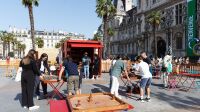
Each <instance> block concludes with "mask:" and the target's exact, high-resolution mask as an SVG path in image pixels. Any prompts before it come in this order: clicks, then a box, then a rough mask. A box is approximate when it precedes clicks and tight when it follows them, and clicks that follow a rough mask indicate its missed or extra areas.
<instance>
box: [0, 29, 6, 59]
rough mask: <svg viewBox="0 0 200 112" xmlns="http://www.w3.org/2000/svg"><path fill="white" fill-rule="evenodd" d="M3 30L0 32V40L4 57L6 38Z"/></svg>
mask: <svg viewBox="0 0 200 112" xmlns="http://www.w3.org/2000/svg"><path fill="white" fill-rule="evenodd" d="M5 39H6V38H5V32H1V34H0V40H1V41H2V45H3V57H5V50H6V42H5V41H6V40H5Z"/></svg>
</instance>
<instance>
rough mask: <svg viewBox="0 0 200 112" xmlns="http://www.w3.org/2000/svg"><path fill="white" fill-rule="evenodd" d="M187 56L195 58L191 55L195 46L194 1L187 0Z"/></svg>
mask: <svg viewBox="0 0 200 112" xmlns="http://www.w3.org/2000/svg"><path fill="white" fill-rule="evenodd" d="M187 6H188V7H187V40H186V45H187V47H186V49H187V56H195V54H194V53H193V48H194V45H195V44H196V38H197V37H196V36H197V31H196V30H197V28H196V0H187Z"/></svg>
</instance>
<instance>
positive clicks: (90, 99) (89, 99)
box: [88, 93, 92, 102]
mask: <svg viewBox="0 0 200 112" xmlns="http://www.w3.org/2000/svg"><path fill="white" fill-rule="evenodd" d="M91 101H92V93H90V96H89V97H88V102H91Z"/></svg>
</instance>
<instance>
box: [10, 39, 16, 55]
mask: <svg viewBox="0 0 200 112" xmlns="http://www.w3.org/2000/svg"><path fill="white" fill-rule="evenodd" d="M11 43H12V50H13V52H14V51H15V44H16V43H17V39H16V38H13V40H12V42H11Z"/></svg>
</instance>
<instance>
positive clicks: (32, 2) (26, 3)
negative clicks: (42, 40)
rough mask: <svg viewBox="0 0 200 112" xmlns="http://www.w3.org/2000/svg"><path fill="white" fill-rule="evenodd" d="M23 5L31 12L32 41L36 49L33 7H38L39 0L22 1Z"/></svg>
mask: <svg viewBox="0 0 200 112" xmlns="http://www.w3.org/2000/svg"><path fill="white" fill-rule="evenodd" d="M22 4H23V5H24V6H25V7H27V8H28V11H29V19H30V26H31V40H32V47H33V49H35V39H34V35H35V29H34V18H33V5H34V6H38V5H39V0H22Z"/></svg>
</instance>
